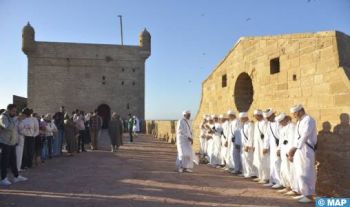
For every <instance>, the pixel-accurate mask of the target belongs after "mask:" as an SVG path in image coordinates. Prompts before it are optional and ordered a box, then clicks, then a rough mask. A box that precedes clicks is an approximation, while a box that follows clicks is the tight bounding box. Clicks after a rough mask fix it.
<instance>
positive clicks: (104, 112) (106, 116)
mask: <svg viewBox="0 0 350 207" xmlns="http://www.w3.org/2000/svg"><path fill="white" fill-rule="evenodd" d="M97 113H98V115H99V116H100V117H101V118H102V120H103V123H102V129H108V123H109V121H110V120H111V108H110V107H109V106H108V105H107V104H101V105H99V106H98V107H97Z"/></svg>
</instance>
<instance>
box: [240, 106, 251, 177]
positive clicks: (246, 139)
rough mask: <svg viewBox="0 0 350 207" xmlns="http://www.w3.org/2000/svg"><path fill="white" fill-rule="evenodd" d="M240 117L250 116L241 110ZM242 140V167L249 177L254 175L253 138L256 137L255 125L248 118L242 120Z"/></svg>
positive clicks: (244, 174) (244, 173) (245, 174)
mask: <svg viewBox="0 0 350 207" xmlns="http://www.w3.org/2000/svg"><path fill="white" fill-rule="evenodd" d="M239 117H240V118H246V117H248V115H247V113H246V112H241V113H240V114H239ZM240 131H241V141H242V150H241V157H242V168H243V171H242V173H243V176H244V177H246V178H248V177H251V176H254V169H253V138H254V125H253V123H252V122H250V121H249V120H247V121H246V122H244V123H242V120H241V130H240Z"/></svg>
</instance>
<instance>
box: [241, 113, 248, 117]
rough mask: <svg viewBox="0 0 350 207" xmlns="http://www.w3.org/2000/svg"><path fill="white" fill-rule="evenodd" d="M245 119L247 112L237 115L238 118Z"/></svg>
mask: <svg viewBox="0 0 350 207" xmlns="http://www.w3.org/2000/svg"><path fill="white" fill-rule="evenodd" d="M246 117H248V113H247V112H241V113H239V118H246Z"/></svg>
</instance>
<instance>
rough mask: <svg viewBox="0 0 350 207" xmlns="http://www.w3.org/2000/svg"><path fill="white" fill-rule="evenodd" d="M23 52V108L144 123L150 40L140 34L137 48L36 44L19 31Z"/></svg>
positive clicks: (27, 31) (28, 32) (26, 32)
mask: <svg viewBox="0 0 350 207" xmlns="http://www.w3.org/2000/svg"><path fill="white" fill-rule="evenodd" d="M22 37H23V41H22V50H23V52H24V53H25V54H26V55H27V57H28V107H30V108H33V109H34V110H35V111H36V112H38V113H39V114H45V113H54V112H55V111H57V110H58V109H59V107H60V106H65V108H66V111H67V112H69V113H70V112H72V111H73V110H75V109H80V110H84V111H86V112H90V111H93V110H94V109H98V110H99V113H100V114H101V115H102V116H104V117H107V118H108V117H109V116H110V113H111V112H116V113H117V114H119V115H121V117H124V118H126V117H127V115H128V113H131V114H133V115H136V116H138V117H139V118H140V119H144V114H145V61H146V59H147V58H148V57H149V56H150V54H151V35H150V33H149V32H148V31H147V30H146V29H145V30H144V31H143V32H142V33H141V34H140V45H137V46H132V45H107V44H87V43H66V42H41V41H35V37H34V29H33V27H32V26H31V25H30V24H29V23H28V24H27V25H26V26H25V27H24V28H23V34H22Z"/></svg>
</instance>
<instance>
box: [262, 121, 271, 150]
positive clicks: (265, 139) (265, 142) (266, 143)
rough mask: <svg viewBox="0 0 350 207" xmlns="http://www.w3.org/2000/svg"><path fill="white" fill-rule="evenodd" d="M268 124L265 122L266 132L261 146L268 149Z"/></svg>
mask: <svg viewBox="0 0 350 207" xmlns="http://www.w3.org/2000/svg"><path fill="white" fill-rule="evenodd" d="M269 126H270V123H266V133H265V135H264V136H265V137H264V141H263V148H264V149H269V148H270V140H269V139H270V136H269V130H270V129H269Z"/></svg>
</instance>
